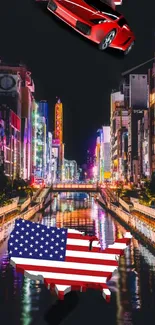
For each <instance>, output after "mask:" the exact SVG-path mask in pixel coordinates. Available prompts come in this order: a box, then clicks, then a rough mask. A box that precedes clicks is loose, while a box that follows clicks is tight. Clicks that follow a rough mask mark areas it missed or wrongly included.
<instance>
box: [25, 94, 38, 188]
mask: <svg viewBox="0 0 155 325" xmlns="http://www.w3.org/2000/svg"><path fill="white" fill-rule="evenodd" d="M38 117H39V114H38V104H37V103H36V101H35V99H34V98H33V101H32V118H31V120H32V125H31V130H32V132H31V134H32V174H31V183H34V182H35V176H36V166H37V163H36V160H37V119H38ZM23 148H24V146H23Z"/></svg>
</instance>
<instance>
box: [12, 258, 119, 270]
mask: <svg viewBox="0 0 155 325" xmlns="http://www.w3.org/2000/svg"><path fill="white" fill-rule="evenodd" d="M11 261H12V262H13V264H14V265H17V264H18V265H19V264H20V265H32V266H47V267H57V268H64V269H75V270H88V271H102V272H114V270H115V269H117V268H118V266H113V265H96V264H86V263H74V262H63V261H62V262H59V261H58V262H57V261H47V260H38V259H28V258H27V259H26V258H19V257H14V258H11Z"/></svg>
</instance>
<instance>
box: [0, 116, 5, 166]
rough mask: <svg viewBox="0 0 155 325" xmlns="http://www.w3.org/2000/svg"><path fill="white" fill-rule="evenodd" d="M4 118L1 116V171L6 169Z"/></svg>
mask: <svg viewBox="0 0 155 325" xmlns="http://www.w3.org/2000/svg"><path fill="white" fill-rule="evenodd" d="M4 135H5V133H4V120H2V118H0V171H2V172H3V171H4Z"/></svg>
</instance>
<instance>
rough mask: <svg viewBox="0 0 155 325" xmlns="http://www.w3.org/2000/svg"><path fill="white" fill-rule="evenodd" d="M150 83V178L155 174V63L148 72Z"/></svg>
mask: <svg viewBox="0 0 155 325" xmlns="http://www.w3.org/2000/svg"><path fill="white" fill-rule="evenodd" d="M148 81H149V94H150V95H149V124H148V136H149V166H150V176H151V175H152V173H155V63H154V64H153V67H152V69H149V71H148Z"/></svg>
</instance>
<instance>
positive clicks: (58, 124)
mask: <svg viewBox="0 0 155 325" xmlns="http://www.w3.org/2000/svg"><path fill="white" fill-rule="evenodd" d="M54 139H55V140H56V141H57V143H59V157H58V178H59V179H60V180H62V174H63V167H64V164H63V162H64V144H63V105H62V102H61V100H60V98H57V102H56V104H55V129H54Z"/></svg>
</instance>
